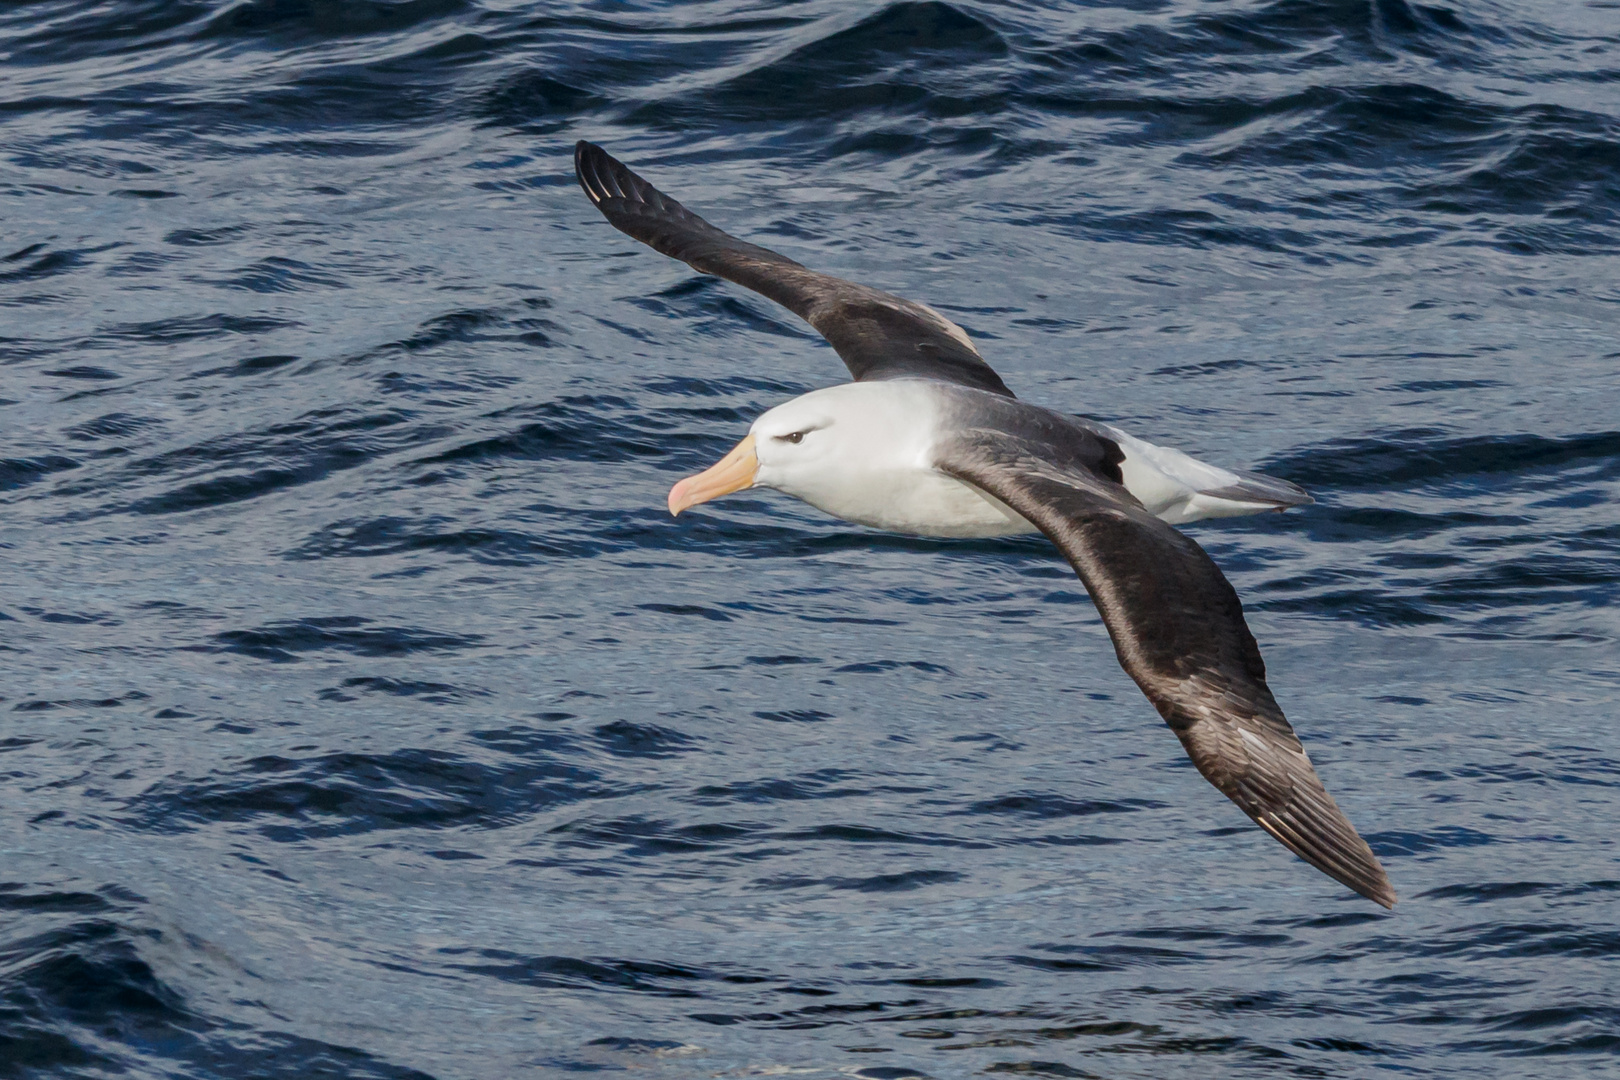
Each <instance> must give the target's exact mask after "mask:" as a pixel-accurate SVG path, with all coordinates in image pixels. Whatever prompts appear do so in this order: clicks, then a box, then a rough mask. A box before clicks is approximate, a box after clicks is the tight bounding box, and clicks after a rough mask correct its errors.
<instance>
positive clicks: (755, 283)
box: [574, 141, 1013, 397]
mask: <svg viewBox="0 0 1620 1080" xmlns="http://www.w3.org/2000/svg"><path fill="white" fill-rule="evenodd" d="M574 172H575V174H576V175H577V176H578V177H579V186H580V187H581V188H583V189H584V190H585V194H586V195H587V196H589V197H590V200H591V202H593V203H594V204H596V208H597V209H598V210H600V211H601V212H602V216H603V217H605V218H607V219H608V221H609V223H611V224H612V225H613V227H614V228H616V229H618V230H619V231H620V232H623V233H626V234H628V235H629V236H633V237H635V238H636V239H637V240H640V241H641V242H642V243H644V244H646V245H647V246H648V247H651V248H653V249H654V250H655V251H659V252H662V253H663V254H665V255H668V256H670V257H671V258H674V259H679V260H681V261H682V262H684V263H686V264H687V265H688V266H690V267H691V268H692V269H694V270H697V271H700V272H702V273H705V274H714V275H715V276H716V277H723V278H725V279H726V280H727V281H734V282H736V283H737V284H738V285H742V286H744V287H745V288H749V289H752V290H754V291H755V292H757V293H759V294H761V295H763V296H766V297H769V298H770V299H772V300H775V301H776V302H777V303H778V304H781V305H782V306H783V307H785V308H787V309H788V310H789V311H791V312H793V313H794V314H795V315H797V316H799V318H801V319H803V320H804V321H805V322H807V323H809V324H810V325H811V326H813V327H815V328H816V330H817V331H818V332H819V333H820V334H821V336H822V337H824V338H826V339H827V340H828V341H829V342H830V343H831V344H832V347H833V348H834V349H835V350H837V352H838V355H839V356H840V357H841V358H842V359H843V361H844V363H845V365H847V366H848V368H849V373H850V375H852V376H853V377H854V378H855V380H856V381H857V382H860V381H866V380H872V379H899V378H924V379H938V380H942V381H945V382H952V383H957V384H959V385H962V386H971V387H973V388H975V389H978V390H988V391H990V392H991V393H995V394H1002V395H1004V396H1006V397H1012V396H1013V395H1012V391H1010V390H1008V389H1007V387H1006V384H1005V383H1003V382H1002V381H1001V376H999V375H997V374H996V373H995V371H994V370H993V369H992V368H991V367H990V365H989V364H987V363H985V362H984V358H983V357H982V356H980V355H979V352H978V350H977V349H975V348H974V347H973V342H972V341H970V340H969V339H968V336H967V334H966V333H965V332H964V331H963V330H962V328H961V327H960V326H957V325H956V324H955V323H953V322H951V321H950V320H949V319H947V318H945V316H943V315H941V314H940V313H939V312H937V311H935V310H934V309H933V308H931V307H929V306H928V305H926V304H919V303H916V302H914V301H911V300H906V299H903V298H901V297H898V296H895V295H893V294H891V293H886V292H883V291H881V290H879V289H873V288H870V287H868V286H866V285H857V284H856V283H855V282H853V281H845V280H844V279H843V278H837V277H833V276H832V275H830V274H820V273H817V272H816V271H814V270H811V269H809V268H807V267H805V266H802V265H800V264H799V263H796V262H794V261H793V260H792V259H789V258H788V257H787V256H785V255H779V254H777V253H776V252H774V251H772V250H770V249H769V248H763V247H760V246H759V245H757V244H750V243H748V242H747V241H745V240H739V239H737V238H736V237H735V236H732V235H731V234H729V233H726V232H723V231H721V230H720V229H717V228H715V227H714V226H713V225H710V224H709V223H708V222H707V221H704V220H703V219H702V218H700V217H698V216H697V215H696V214H694V213H692V211H690V210H688V209H687V208H686V207H684V206H682V205H681V204H680V203H678V202H676V201H675V200H674V199H672V198H670V197H669V196H668V195H665V194H664V193H663V192H661V191H659V190H658V189H657V188H655V187H653V186H652V185H651V184H649V183H647V181H645V180H643V179H642V178H641V177H639V176H637V175H636V174H635V173H633V172H631V171H630V170H629V169H628V168H627V167H625V165H624V163H623V162H620V161H619V160H618V159H616V158H614V157H613V155H611V154H609V153H608V152H607V151H606V150H603V149H602V148H601V147H600V146H597V145H595V144H594V143H588V142H583V141H581V142H579V143H577V144H576V145H575V147H574Z"/></svg>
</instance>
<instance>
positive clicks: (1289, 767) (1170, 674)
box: [935, 428, 1395, 907]
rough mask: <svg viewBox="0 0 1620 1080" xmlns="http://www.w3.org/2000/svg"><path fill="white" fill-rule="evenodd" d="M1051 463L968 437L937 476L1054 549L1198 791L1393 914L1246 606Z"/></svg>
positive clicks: (947, 451) (959, 437) (1033, 446)
mask: <svg viewBox="0 0 1620 1080" xmlns="http://www.w3.org/2000/svg"><path fill="white" fill-rule="evenodd" d="M1049 450H1050V448H1047V447H1044V446H1042V445H1040V444H1038V443H1034V442H1031V441H1028V440H1023V439H1020V438H1018V437H1017V436H1014V435H1009V434H1007V433H1006V432H1003V431H998V430H993V429H985V428H969V429H967V430H964V431H962V432H959V433H958V434H956V435H953V436H952V437H951V438H950V439H948V440H947V441H946V442H945V443H944V444H943V445H942V446H941V447H940V448H939V449H938V451H937V454H938V457H937V460H936V462H935V464H936V467H937V468H939V469H940V470H941V471H943V472H945V473H948V474H950V475H952V476H955V477H957V478H958V479H961V480H965V481H967V482H968V483H970V484H972V485H973V486H975V487H977V488H979V489H981V490H983V491H985V492H987V493H988V494H990V495H993V496H995V497H996V498H997V499H999V500H1001V501H1002V502H1003V503H1005V504H1007V506H1009V507H1011V508H1012V509H1013V510H1015V511H1017V512H1018V513H1019V514H1021V515H1023V516H1024V517H1025V518H1027V519H1028V520H1029V522H1030V523H1031V524H1033V525H1034V526H1035V527H1036V528H1038V529H1040V530H1041V531H1042V532H1043V533H1045V534H1046V535H1047V536H1048V537H1049V538H1051V540H1052V542H1053V543H1055V544H1056V545H1057V546H1058V548H1059V549H1060V550H1061V551H1062V552H1063V554H1064V556H1065V557H1067V558H1068V560H1069V563H1070V564H1071V565H1072V566H1073V567H1074V569H1075V572H1076V573H1077V574H1079V576H1080V580H1081V581H1082V582H1084V583H1085V586H1086V590H1087V591H1088V592H1090V593H1091V598H1092V600H1093V601H1095V602H1096V605H1097V610H1098V611H1099V612H1100V613H1101V614H1102V617H1103V622H1104V623H1105V624H1106V625H1107V627H1108V633H1109V635H1110V636H1111V637H1112V638H1113V640H1114V649H1115V652H1117V653H1118V655H1119V662H1120V664H1121V665H1122V666H1123V667H1124V668H1125V670H1126V672H1128V673H1129V674H1130V676H1131V678H1133V679H1135V680H1136V684H1137V685H1138V686H1140V687H1141V688H1142V691H1143V693H1145V694H1146V695H1147V697H1148V700H1150V701H1152V702H1153V704H1154V706H1155V707H1156V708H1157V709H1158V710H1159V714H1160V715H1161V716H1163V717H1164V720H1165V723H1167V724H1169V725H1170V728H1171V730H1173V731H1174V732H1175V733H1176V735H1177V737H1178V738H1180V739H1181V744H1182V746H1183V747H1185V749H1186V751H1187V754H1188V756H1189V757H1191V758H1192V761H1193V764H1194V765H1196V766H1197V767H1198V771H1199V772H1201V773H1203V775H1204V778H1205V779H1206V780H1208V781H1209V782H1210V783H1211V784H1214V785H1215V787H1217V788H1218V789H1220V791H1221V793H1222V794H1224V795H1225V796H1226V797H1227V798H1229V799H1231V800H1232V801H1233V802H1234V803H1236V804H1237V805H1238V806H1239V808H1241V809H1242V810H1243V812H1244V813H1246V814H1248V815H1249V817H1251V818H1253V819H1254V821H1255V822H1256V823H1257V824H1258V825H1259V826H1260V827H1261V828H1262V829H1265V830H1266V831H1267V832H1268V833H1270V834H1271V835H1272V836H1274V837H1276V838H1277V839H1278V840H1280V841H1281V842H1282V843H1283V845H1284V846H1285V847H1287V848H1288V849H1289V850H1290V851H1292V852H1294V854H1296V855H1298V856H1299V857H1300V858H1302V859H1304V860H1305V861H1306V862H1308V863H1310V864H1311V865H1312V866H1314V867H1316V868H1317V869H1318V870H1321V871H1322V872H1323V873H1325V874H1327V875H1328V876H1330V877H1332V878H1335V879H1337V880H1338V881H1341V882H1343V883H1344V884H1345V885H1348V886H1349V887H1350V888H1352V889H1354V890H1355V891H1356V892H1358V893H1360V894H1361V895H1362V896H1365V897H1367V898H1368V899H1370V900H1374V901H1376V902H1378V903H1380V904H1383V905H1384V906H1385V907H1392V906H1393V905H1394V903H1395V890H1394V889H1393V888H1391V886H1390V884H1389V878H1388V877H1387V876H1385V874H1384V868H1383V867H1382V866H1380V865H1379V862H1378V859H1377V857H1376V856H1374V855H1373V853H1372V850H1371V849H1370V848H1368V847H1367V843H1366V841H1365V840H1363V839H1362V838H1361V837H1360V836H1359V835H1358V834H1357V833H1356V830H1355V826H1353V825H1351V824H1350V820H1349V819H1348V818H1346V817H1345V816H1344V812H1343V811H1342V810H1340V809H1339V807H1338V804H1336V803H1335V802H1334V801H1333V796H1331V795H1329V794H1328V793H1327V789H1326V788H1324V787H1323V786H1322V781H1321V779H1320V778H1319V777H1318V776H1317V775H1316V770H1315V769H1314V768H1313V767H1312V766H1311V761H1310V759H1309V758H1308V757H1306V755H1305V748H1304V747H1303V746H1301V745H1300V742H1299V737H1298V736H1297V735H1295V734H1294V729H1293V728H1292V727H1291V726H1290V725H1289V723H1288V720H1287V719H1286V718H1285V717H1284V716H1283V713H1282V709H1281V708H1279V707H1278V705H1277V701H1276V699H1275V698H1273V697H1272V696H1271V690H1270V689H1269V688H1268V687H1267V686H1266V668H1265V663H1264V662H1263V661H1262V660H1261V659H1260V649H1259V647H1258V646H1257V645H1256V644H1255V640H1254V635H1253V634H1251V633H1250V632H1249V627H1248V624H1247V623H1245V622H1244V620H1243V605H1242V604H1241V603H1240V602H1239V601H1238V597H1237V593H1236V592H1235V591H1234V590H1233V589H1232V586H1231V584H1230V583H1229V582H1227V580H1226V578H1225V576H1224V575H1222V574H1221V571H1220V569H1219V568H1218V567H1217V566H1216V565H1215V563H1214V562H1213V561H1212V560H1211V559H1210V557H1209V556H1208V555H1207V554H1206V553H1205V552H1204V549H1203V548H1201V547H1199V546H1198V545H1197V544H1196V543H1194V542H1193V541H1192V540H1191V539H1190V538H1189V537H1187V536H1185V535H1183V534H1182V533H1180V532H1178V531H1177V530H1175V529H1173V528H1171V527H1170V526H1169V525H1166V524H1165V523H1164V522H1162V521H1160V520H1159V519H1158V518H1156V517H1154V516H1153V515H1152V514H1150V513H1148V512H1147V511H1146V510H1144V509H1143V508H1142V506H1141V504H1140V503H1138V502H1137V501H1136V500H1135V499H1134V498H1132V497H1131V496H1130V495H1129V494H1128V493H1127V492H1126V491H1125V489H1124V488H1123V487H1120V486H1119V485H1118V484H1114V483H1111V482H1110V481H1108V480H1107V479H1105V478H1102V477H1099V476H1096V475H1093V474H1092V473H1090V472H1086V471H1084V470H1081V469H1077V468H1074V467H1073V466H1072V465H1070V464H1067V463H1064V462H1061V461H1059V460H1054V458H1053V455H1052V454H1051V453H1050V452H1049Z"/></svg>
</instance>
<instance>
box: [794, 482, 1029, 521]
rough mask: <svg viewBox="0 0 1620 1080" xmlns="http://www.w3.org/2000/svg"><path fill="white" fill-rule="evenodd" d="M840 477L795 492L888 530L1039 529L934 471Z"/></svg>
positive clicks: (812, 502) (832, 511) (844, 515)
mask: <svg viewBox="0 0 1620 1080" xmlns="http://www.w3.org/2000/svg"><path fill="white" fill-rule="evenodd" d="M841 479H842V480H843V483H841V484H840V485H839V486H838V488H837V490H829V491H810V492H804V493H799V492H795V493H794V494H797V495H799V497H800V498H802V499H804V501H805V502H807V503H809V504H810V505H811V506H814V507H816V508H817V509H818V510H824V511H826V512H827V513H829V514H831V515H833V516H834V517H839V518H843V519H844V520H845V521H853V522H855V523H856V524H857V525H868V526H870V527H872V528H874V529H883V530H886V531H888V532H901V533H913V534H915V535H918V536H954V537H978V536H1012V535H1015V534H1018V533H1032V532H1038V531H1039V530H1037V529H1036V528H1035V526H1033V525H1031V524H1030V523H1029V522H1028V521H1026V520H1025V519H1024V518H1022V517H1020V516H1019V515H1018V514H1017V513H1015V512H1014V511H1013V510H1011V509H1009V508H1008V507H1006V506H1005V505H1003V504H1002V503H1001V502H999V501H997V500H995V499H993V498H991V497H990V496H988V495H985V494H984V493H982V492H980V491H979V490H978V489H977V488H974V487H970V486H969V485H967V484H964V483H962V482H961V481H960V480H956V479H953V478H952V477H949V476H945V475H944V474H942V473H937V472H934V471H933V470H927V471H916V472H913V471H909V470H908V471H906V472H904V473H898V474H896V473H871V474H866V475H864V476H861V477H859V478H858V479H857V478H855V477H850V476H848V475H845V476H844V477H842V478H841ZM852 481H854V482H852Z"/></svg>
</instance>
